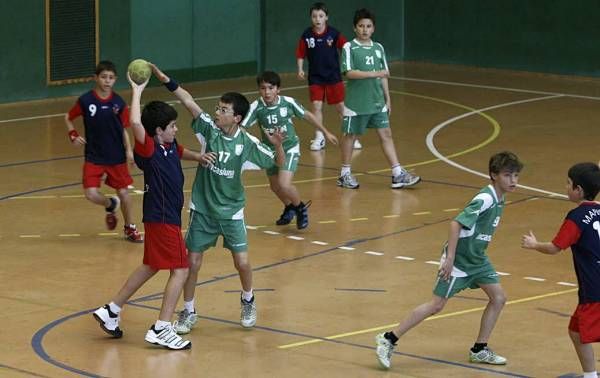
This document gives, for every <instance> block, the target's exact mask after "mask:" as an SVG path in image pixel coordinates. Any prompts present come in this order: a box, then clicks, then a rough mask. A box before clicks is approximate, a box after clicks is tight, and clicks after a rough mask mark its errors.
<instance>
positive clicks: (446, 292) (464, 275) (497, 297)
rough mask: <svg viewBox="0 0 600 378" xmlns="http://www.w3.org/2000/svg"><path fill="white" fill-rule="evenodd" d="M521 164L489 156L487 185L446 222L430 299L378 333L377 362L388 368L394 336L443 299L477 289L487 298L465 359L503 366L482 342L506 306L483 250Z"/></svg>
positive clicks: (512, 156) (513, 159) (506, 154)
mask: <svg viewBox="0 0 600 378" xmlns="http://www.w3.org/2000/svg"><path fill="white" fill-rule="evenodd" d="M522 168H523V164H522V163H521V162H520V161H519V158H518V157H517V156H516V155H515V154H513V153H511V152H507V151H505V152H500V153H498V154H495V155H494V156H492V157H491V158H490V161H489V175H490V179H491V181H492V182H491V184H490V185H488V186H486V187H485V188H483V189H481V190H480V191H479V193H477V195H475V197H474V198H473V199H472V200H471V202H469V204H468V205H467V206H466V207H465V208H464V210H463V211H462V212H461V213H460V214H458V216H456V218H454V219H453V220H452V221H451V222H450V231H449V233H448V241H447V242H446V244H445V245H444V248H443V253H442V259H441V261H440V268H439V272H438V277H437V281H436V284H435V287H434V289H433V298H432V299H431V300H430V301H429V302H426V303H423V304H422V305H420V306H417V307H416V308H415V309H414V310H413V311H412V313H411V314H410V315H409V316H408V317H407V318H406V319H405V320H404V321H402V323H400V324H399V325H398V326H397V327H396V328H394V329H393V330H392V331H390V332H386V333H381V334H379V335H377V337H376V338H375V341H376V343H377V348H376V352H377V359H378V360H379V363H380V364H381V366H382V367H384V368H386V369H389V368H390V366H391V358H392V353H393V352H394V347H395V346H396V342H397V341H398V338H400V337H402V335H404V334H405V333H406V332H408V330H410V329H411V328H413V327H415V326H416V325H417V324H419V323H421V322H422V321H423V320H425V319H426V318H428V317H430V316H431V315H434V314H437V313H438V312H440V311H441V310H442V309H443V308H444V306H445V305H446V303H447V302H448V299H449V298H451V297H452V296H454V295H456V294H457V293H458V292H460V291H462V290H464V289H467V288H471V289H476V288H481V289H482V290H483V291H484V292H485V293H486V294H487V296H488V297H489V302H488V304H487V306H486V308H485V310H484V311H483V315H482V317H481V325H480V328H479V335H478V336H477V340H476V342H475V344H474V345H473V347H472V348H471V350H470V351H469V361H470V362H478V363H487V364H492V365H504V364H506V358H504V357H501V356H499V355H497V354H495V353H494V352H493V351H492V350H491V349H488V347H487V342H488V339H489V337H490V335H491V333H492V330H493V329H494V325H495V324H496V321H497V320H498V316H499V315H500V311H501V310H502V307H504V303H505V302H506V294H505V293H504V290H503V289H502V287H501V286H500V281H499V279H498V273H496V270H495V269H494V266H493V265H492V264H491V262H490V261H489V259H488V256H487V254H486V249H487V246H488V244H489V242H490V241H491V240H492V235H493V234H494V231H495V230H496V228H497V227H498V223H499V222H500V216H501V215H502V210H503V208H504V193H507V192H512V191H514V190H515V188H516V187H517V182H518V181H519V172H520V171H521V169H522Z"/></svg>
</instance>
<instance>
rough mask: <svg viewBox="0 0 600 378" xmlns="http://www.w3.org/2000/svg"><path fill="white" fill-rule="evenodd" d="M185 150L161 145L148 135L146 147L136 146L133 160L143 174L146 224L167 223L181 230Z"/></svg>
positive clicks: (144, 219) (144, 218)
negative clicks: (182, 163) (182, 164)
mask: <svg viewBox="0 0 600 378" xmlns="http://www.w3.org/2000/svg"><path fill="white" fill-rule="evenodd" d="M182 155H183V146H180V145H179V144H177V140H174V141H173V143H165V144H159V143H158V142H156V141H155V140H154V139H152V138H151V137H150V136H149V135H148V134H146V140H145V142H144V144H140V143H138V142H137V141H136V142H135V147H134V158H135V163H136V164H137V166H138V167H139V168H140V169H141V170H142V171H144V212H143V218H142V222H144V223H148V222H151V223H167V224H174V225H178V226H181V209H182V208H183V180H184V177H183V170H182V169H181V156H182Z"/></svg>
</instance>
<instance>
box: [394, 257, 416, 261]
mask: <svg viewBox="0 0 600 378" xmlns="http://www.w3.org/2000/svg"><path fill="white" fill-rule="evenodd" d="M394 258H395V259H399V260H406V261H413V260H414V259H415V258H414V257H408V256H396V257H394Z"/></svg>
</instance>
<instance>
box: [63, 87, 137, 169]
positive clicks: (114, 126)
mask: <svg viewBox="0 0 600 378" xmlns="http://www.w3.org/2000/svg"><path fill="white" fill-rule="evenodd" d="M79 116H83V125H84V127H85V139H86V142H87V143H86V145H85V161H89V162H90V163H94V164H99V165H115V164H122V163H125V160H126V158H125V147H124V145H123V128H124V127H128V126H129V108H128V107H127V104H126V103H125V101H123V99H122V98H121V96H119V95H118V94H116V93H114V92H113V93H111V95H110V96H109V97H108V98H106V99H101V98H100V97H99V96H98V94H97V93H96V91H94V90H91V91H89V92H87V93H85V94H83V95H82V96H81V97H79V99H78V100H77V102H76V103H75V105H73V107H72V108H71V110H69V119H70V120H73V119H75V118H77V117H79Z"/></svg>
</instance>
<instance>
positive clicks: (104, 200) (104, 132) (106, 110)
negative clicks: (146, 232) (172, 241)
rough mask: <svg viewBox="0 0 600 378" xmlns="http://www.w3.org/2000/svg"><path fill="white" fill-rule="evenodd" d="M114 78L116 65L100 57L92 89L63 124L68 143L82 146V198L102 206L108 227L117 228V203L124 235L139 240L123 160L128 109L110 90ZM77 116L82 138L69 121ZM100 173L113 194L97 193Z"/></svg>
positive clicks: (127, 155) (128, 156)
mask: <svg viewBox="0 0 600 378" xmlns="http://www.w3.org/2000/svg"><path fill="white" fill-rule="evenodd" d="M116 80H117V68H116V67H115V65H114V64H113V63H112V62H110V61H107V60H104V61H101V62H100V63H98V66H97V67H96V71H95V74H94V81H95V82H96V84H95V86H94V89H92V90H91V91H89V92H87V93H85V94H83V95H82V96H81V97H79V99H78V100H77V102H76V103H75V105H73V107H72V108H71V110H69V112H68V113H67V114H66V115H65V123H66V125H67V129H68V130H69V139H70V140H71V143H72V144H73V145H75V146H85V163H84V164H83V189H84V191H85V198H87V199H88V200H89V201H90V202H92V203H95V204H96V205H100V206H103V207H104V208H105V209H106V217H105V220H106V227H107V228H108V229H109V230H114V229H115V228H116V227H117V217H116V215H115V212H116V211H117V209H118V207H119V204H120V206H121V211H122V212H123V219H124V222H125V225H124V227H123V233H124V234H125V238H126V239H127V240H129V241H131V242H135V243H141V242H143V241H144V240H143V237H142V235H141V234H140V233H139V232H138V230H137V228H136V226H135V224H133V223H132V219H131V199H130V197H129V194H128V192H127V187H128V186H129V185H130V184H131V183H132V182H133V180H132V179H131V176H130V175H129V170H128V169H127V161H129V162H130V163H133V152H132V151H131V144H130V143H129V135H128V134H127V131H125V128H126V127H129V109H128V108H127V104H126V103H125V101H123V99H122V98H121V97H120V96H119V95H118V94H116V93H115V92H113V90H112V88H113V85H114V84H115V82H116ZM79 116H82V117H83V125H84V127H85V138H84V137H82V136H80V135H79V133H78V132H77V130H75V126H74V124H73V120H74V119H75V118H77V117H79ZM103 175H106V181H105V182H106V185H108V186H110V187H112V188H114V189H115V190H116V192H117V196H113V197H106V196H105V195H104V194H102V193H101V192H100V190H99V189H100V181H101V180H102V176H103Z"/></svg>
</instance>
